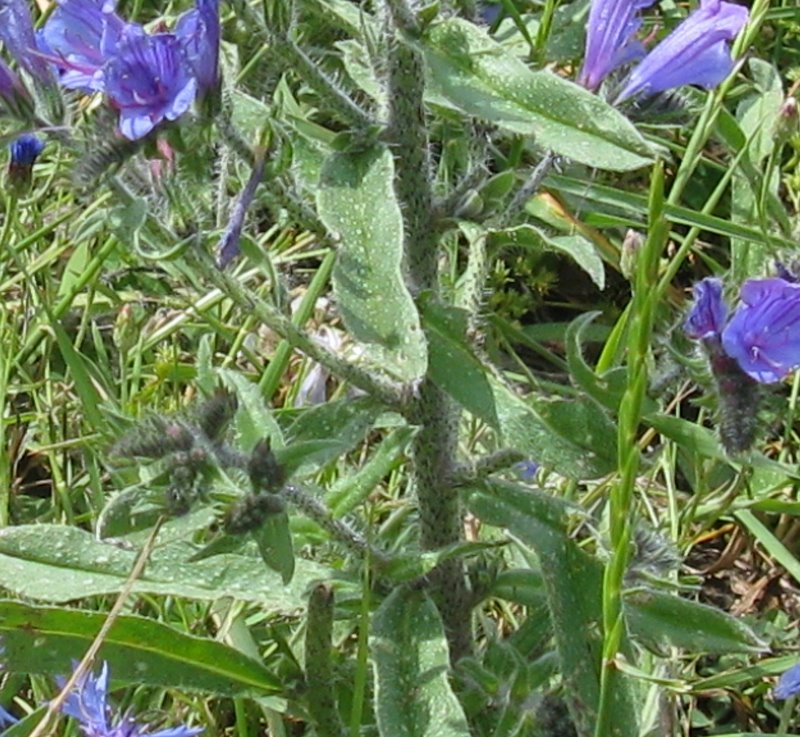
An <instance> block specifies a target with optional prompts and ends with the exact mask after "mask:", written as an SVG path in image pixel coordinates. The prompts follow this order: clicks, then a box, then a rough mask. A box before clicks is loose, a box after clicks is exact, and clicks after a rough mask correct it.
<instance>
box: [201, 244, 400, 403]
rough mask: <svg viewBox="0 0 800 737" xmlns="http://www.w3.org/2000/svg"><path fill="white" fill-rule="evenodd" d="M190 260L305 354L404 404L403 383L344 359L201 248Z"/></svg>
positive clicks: (386, 400)
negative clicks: (238, 279) (397, 382)
mask: <svg viewBox="0 0 800 737" xmlns="http://www.w3.org/2000/svg"><path fill="white" fill-rule="evenodd" d="M187 260H188V261H190V263H191V264H192V266H193V267H194V268H195V269H197V271H198V272H199V273H201V274H202V275H203V276H205V278H207V279H208V280H209V281H210V282H211V283H212V284H213V285H214V286H215V287H217V289H219V290H220V291H221V292H222V293H223V294H224V295H225V296H226V297H228V298H229V299H231V300H232V301H233V302H234V303H235V304H236V305H238V306H239V307H240V308H242V309H243V310H244V311H245V312H246V313H248V314H252V315H255V316H256V317H257V318H258V319H259V320H261V322H263V323H264V324H265V325H266V326H267V327H269V328H271V329H272V330H274V331H275V332H276V333H277V334H278V335H280V336H281V337H282V338H284V339H285V340H287V341H288V342H289V343H290V344H291V345H292V347H294V348H296V349H297V350H299V351H300V352H302V353H304V354H305V355H306V356H308V357H309V358H311V359H312V360H314V361H316V362H317V363H319V364H322V365H323V366H324V367H325V368H327V369H328V370H329V371H330V372H331V373H332V374H334V375H336V376H338V377H339V378H341V379H344V380H345V381H347V382H349V383H350V384H352V385H353V386H355V387H358V388H359V389H363V390H364V391H365V392H367V393H368V394H369V395H370V396H372V397H374V398H375V399H377V400H379V401H381V402H383V403H384V404H386V405H387V406H389V407H394V408H401V407H402V405H403V404H404V394H405V392H404V391H403V387H401V386H400V385H398V384H396V383H395V382H393V381H391V380H390V379H388V378H386V377H383V376H379V375H377V374H375V373H373V372H370V371H365V370H364V369H362V368H360V367H358V366H354V365H353V364H351V363H349V362H348V361H346V360H345V359H343V358H341V357H340V356H337V355H336V354H335V353H332V352H331V351H329V350H328V349H327V348H325V347H323V346H322V345H320V344H319V343H317V342H316V341H315V340H314V339H313V338H311V337H310V336H309V335H308V334H307V333H306V332H305V331H303V330H302V329H301V328H299V327H298V326H297V325H295V324H294V323H293V322H292V321H291V319H290V318H288V317H287V316H286V315H283V314H282V313H280V312H279V311H278V310H277V309H275V308H274V307H273V306H272V305H270V304H268V303H267V302H264V301H263V300H261V299H259V298H258V297H257V296H256V295H255V294H253V293H252V292H249V291H247V290H245V289H244V287H242V285H241V284H240V283H239V282H238V281H237V280H236V279H235V278H234V277H233V276H231V275H229V274H226V273H224V272H221V271H220V270H219V269H217V267H216V266H215V265H214V264H213V263H212V262H211V261H210V260H209V258H208V256H207V255H206V254H204V253H201V252H200V251H199V250H195V251H194V252H189V253H187Z"/></svg>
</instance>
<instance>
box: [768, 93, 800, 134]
mask: <svg viewBox="0 0 800 737" xmlns="http://www.w3.org/2000/svg"><path fill="white" fill-rule="evenodd" d="M798 133H800V110H798V105H797V100H796V99H795V98H794V97H787V98H786V99H785V100H784V101H783V104H782V105H781V109H780V110H779V111H778V118H777V120H776V121H775V134H774V137H775V140H776V141H778V143H784V142H785V141H788V140H789V139H790V138H792V137H793V136H796V135H797V134H798Z"/></svg>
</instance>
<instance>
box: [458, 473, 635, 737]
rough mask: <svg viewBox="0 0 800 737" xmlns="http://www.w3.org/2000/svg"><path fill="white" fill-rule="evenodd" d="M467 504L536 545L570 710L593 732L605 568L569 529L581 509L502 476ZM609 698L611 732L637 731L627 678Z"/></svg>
mask: <svg viewBox="0 0 800 737" xmlns="http://www.w3.org/2000/svg"><path fill="white" fill-rule="evenodd" d="M467 505H468V507H469V509H470V511H471V512H473V514H475V515H476V516H478V517H479V518H480V519H481V521H482V522H484V523H486V524H491V525H495V526H497V527H504V528H506V529H508V530H509V531H510V532H511V533H512V534H513V535H515V536H516V537H517V538H518V539H519V540H520V541H522V543H524V544H525V545H527V546H530V548H531V549H532V550H534V551H535V552H536V555H537V557H538V559H539V562H540V565H541V570H542V579H543V581H544V586H545V591H546V593H547V603H548V607H549V610H550V620H551V623H552V625H553V631H554V634H555V640H556V648H557V650H558V654H559V659H560V661H561V673H562V676H563V678H564V683H565V686H566V691H567V693H568V694H569V699H570V710H571V714H572V717H573V720H574V721H575V724H576V727H577V728H578V733H579V735H581V737H584V735H591V734H593V733H594V721H595V719H594V716H595V705H596V704H597V703H598V698H599V695H600V656H601V652H602V626H601V622H602V579H603V570H602V566H601V565H600V564H599V562H598V561H597V560H595V559H594V558H592V557H590V556H589V555H587V554H586V552H584V551H583V550H582V549H581V548H580V546H579V545H578V544H577V542H576V541H575V540H574V539H573V538H572V536H571V535H570V527H571V526H570V518H571V517H576V516H584V514H585V513H584V512H583V510H581V509H580V508H578V507H573V506H571V505H569V504H567V503H566V502H564V501H562V500H561V499H557V498H555V497H551V496H548V495H547V494H543V493H541V492H538V491H535V490H531V489H529V488H527V487H522V486H518V485H517V484H511V483H506V482H500V481H493V482H489V483H486V484H484V485H483V486H482V487H481V488H476V489H473V490H471V492H470V493H469V495H468V497H467ZM624 647H625V649H627V645H626V646H624ZM612 699H613V701H614V708H613V713H614V717H613V725H614V727H615V730H614V731H613V734H615V735H619V736H620V737H623V736H624V737H638V730H637V722H638V718H637V706H636V702H635V696H634V692H633V689H631V688H630V686H629V685H628V684H627V683H626V681H625V680H624V679H621V680H620V682H619V687H618V688H617V689H615V692H614V694H613V696H612Z"/></svg>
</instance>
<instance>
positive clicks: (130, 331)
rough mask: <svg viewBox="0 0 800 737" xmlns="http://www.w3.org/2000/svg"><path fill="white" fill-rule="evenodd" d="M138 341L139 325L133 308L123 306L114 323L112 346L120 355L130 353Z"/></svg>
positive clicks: (126, 305) (127, 305)
mask: <svg viewBox="0 0 800 737" xmlns="http://www.w3.org/2000/svg"><path fill="white" fill-rule="evenodd" d="M138 340H139V324H138V321H137V320H136V316H135V314H134V311H133V306H132V305H130V304H124V305H122V307H121V308H120V311H119V312H118V313H117V319H116V320H115V322H114V345H115V346H117V348H119V351H120V353H127V352H128V351H130V350H131V349H132V348H133V347H134V346H135V345H136V343H137V341H138Z"/></svg>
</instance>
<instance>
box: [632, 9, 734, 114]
mask: <svg viewBox="0 0 800 737" xmlns="http://www.w3.org/2000/svg"><path fill="white" fill-rule="evenodd" d="M746 22H747V9H746V8H743V7H741V6H740V5H734V4H733V3H727V2H724V0H703V1H702V3H701V6H700V8H698V9H697V10H695V11H694V12H693V13H691V14H690V15H689V17H688V18H686V20H684V21H683V23H681V24H680V25H679V26H678V27H677V28H676V29H675V30H674V31H673V32H672V33H670V34H669V36H667V37H666V38H665V39H664V40H663V41H662V42H661V43H660V44H658V46H656V47H655V48H654V49H653V50H652V51H651V52H650V53H649V54H648V55H647V56H646V57H645V58H644V59H643V60H642V62H641V63H640V64H639V65H638V66H637V67H636V68H635V69H634V70H633V71H632V72H631V73H630V75H629V76H628V80H627V84H626V85H625V87H624V88H623V90H622V92H620V94H619V96H618V97H617V102H621V101H622V100H627V99H628V98H631V97H635V96H637V95H654V94H656V93H658V92H663V91H664V90H668V89H671V88H673V87H679V86H681V85H684V84H698V85H701V86H703V87H714V86H715V85H717V84H719V83H720V82H721V81H722V80H723V79H725V77H726V76H727V75H728V74H729V73H730V71H731V69H732V67H733V62H732V60H731V57H730V51H729V46H728V44H729V42H730V41H732V40H733V39H734V38H735V37H736V34H737V33H739V31H740V29H741V28H742V26H743V25H744V24H745V23H746Z"/></svg>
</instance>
